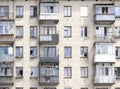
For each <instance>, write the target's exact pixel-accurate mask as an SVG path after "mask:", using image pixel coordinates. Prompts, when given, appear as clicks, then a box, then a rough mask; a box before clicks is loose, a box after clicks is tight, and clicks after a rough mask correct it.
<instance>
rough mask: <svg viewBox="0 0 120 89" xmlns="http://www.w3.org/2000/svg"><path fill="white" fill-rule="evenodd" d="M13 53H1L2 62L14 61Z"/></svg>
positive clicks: (0, 59)
mask: <svg viewBox="0 0 120 89" xmlns="http://www.w3.org/2000/svg"><path fill="white" fill-rule="evenodd" d="M13 60H14V58H13V55H9V54H0V62H13Z"/></svg>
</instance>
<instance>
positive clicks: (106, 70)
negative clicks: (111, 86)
mask: <svg viewBox="0 0 120 89" xmlns="http://www.w3.org/2000/svg"><path fill="white" fill-rule="evenodd" d="M108 72H109V70H108V67H105V75H106V76H108Z"/></svg>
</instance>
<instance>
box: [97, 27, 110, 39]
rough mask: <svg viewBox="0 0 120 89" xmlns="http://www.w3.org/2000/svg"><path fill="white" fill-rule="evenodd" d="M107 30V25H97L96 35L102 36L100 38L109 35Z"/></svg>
mask: <svg viewBox="0 0 120 89" xmlns="http://www.w3.org/2000/svg"><path fill="white" fill-rule="evenodd" d="M107 30H108V27H105V26H97V27H96V37H100V38H105V37H107V34H108V33H107Z"/></svg>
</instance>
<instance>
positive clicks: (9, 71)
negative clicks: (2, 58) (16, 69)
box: [0, 63, 13, 77]
mask: <svg viewBox="0 0 120 89" xmlns="http://www.w3.org/2000/svg"><path fill="white" fill-rule="evenodd" d="M12 65H13V64H12V63H11V64H8V63H2V64H0V77H5V76H10V77H11V76H13V68H12V67H11V66H12Z"/></svg>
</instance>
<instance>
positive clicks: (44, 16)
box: [39, 13, 59, 23]
mask: <svg viewBox="0 0 120 89" xmlns="http://www.w3.org/2000/svg"><path fill="white" fill-rule="evenodd" d="M39 20H40V21H41V22H55V23H57V22H58V21H59V18H58V13H40V16H39Z"/></svg>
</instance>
